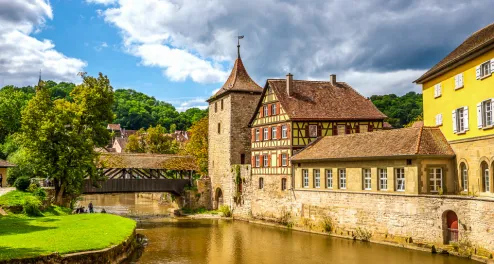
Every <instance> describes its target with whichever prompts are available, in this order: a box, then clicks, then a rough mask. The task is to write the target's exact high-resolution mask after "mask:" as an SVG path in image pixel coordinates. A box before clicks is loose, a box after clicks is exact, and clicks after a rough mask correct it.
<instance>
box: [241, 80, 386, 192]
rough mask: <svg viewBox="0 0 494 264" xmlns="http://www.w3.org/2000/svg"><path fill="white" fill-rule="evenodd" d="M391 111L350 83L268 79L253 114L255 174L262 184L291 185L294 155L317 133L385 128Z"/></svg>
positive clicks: (316, 135) (281, 186)
mask: <svg viewBox="0 0 494 264" xmlns="http://www.w3.org/2000/svg"><path fill="white" fill-rule="evenodd" d="M384 118H386V116H385V115H384V114H383V113H382V112H381V111H379V110H378V109H377V108H376V107H375V106H374V104H373V103H372V102H371V101H370V100H369V99H367V98H365V97H363V96H362V95H361V94H359V93H358V92H357V91H356V90H354V89H353V88H352V87H351V86H350V85H348V84H346V83H344V82H336V75H331V79H330V81H329V82H328V81H305V80H293V75H291V74H288V75H287V76H286V79H268V80H267V81H266V84H265V86H264V90H263V93H262V95H261V99H260V101H259V103H258V105H257V108H256V111H255V114H254V116H253V117H252V119H251V122H250V127H251V133H252V135H251V144H252V147H251V149H252V154H251V162H252V175H253V180H255V181H257V183H258V185H259V186H258V189H264V187H265V186H267V185H269V186H270V188H275V189H277V190H279V191H285V190H287V189H290V188H291V186H292V183H291V180H290V179H291V178H290V176H291V174H292V171H291V164H290V157H291V156H292V155H293V154H294V153H295V152H296V151H297V150H300V149H302V148H304V147H306V146H307V145H309V144H310V143H311V142H313V141H315V140H316V139H317V138H319V137H322V136H331V135H344V134H353V133H364V132H372V131H375V130H381V129H383V121H384Z"/></svg>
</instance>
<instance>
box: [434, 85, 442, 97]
mask: <svg viewBox="0 0 494 264" xmlns="http://www.w3.org/2000/svg"><path fill="white" fill-rule="evenodd" d="M441 90H442V87H441V83H438V84H436V85H434V98H438V97H441V95H442V91H441Z"/></svg>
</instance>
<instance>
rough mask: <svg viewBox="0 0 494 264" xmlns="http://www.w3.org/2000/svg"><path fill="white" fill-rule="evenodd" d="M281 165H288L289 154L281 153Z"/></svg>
mask: <svg viewBox="0 0 494 264" xmlns="http://www.w3.org/2000/svg"><path fill="white" fill-rule="evenodd" d="M281 166H282V167H286V166H288V154H285V153H283V154H281Z"/></svg>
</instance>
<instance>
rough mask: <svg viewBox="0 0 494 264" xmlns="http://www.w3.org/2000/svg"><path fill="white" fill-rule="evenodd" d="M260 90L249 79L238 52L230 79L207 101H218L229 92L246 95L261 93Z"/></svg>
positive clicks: (259, 87)
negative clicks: (245, 93) (244, 93)
mask: <svg viewBox="0 0 494 264" xmlns="http://www.w3.org/2000/svg"><path fill="white" fill-rule="evenodd" d="M262 90H263V89H262V88H261V86H259V85H258V84H257V83H256V82H254V80H252V78H250V76H249V74H248V73H247V70H246V69H245V67H244V63H243V62H242V58H240V51H239V52H238V57H237V59H236V60H235V64H234V65H233V69H232V72H231V73H230V77H228V79H227V80H226V82H225V84H223V86H222V87H221V88H220V89H219V90H218V92H216V93H215V94H214V95H213V96H211V98H209V99H208V100H207V101H208V102H210V101H212V100H215V99H218V98H219V97H221V96H223V95H226V94H227V93H230V92H248V93H259V94H260V93H262Z"/></svg>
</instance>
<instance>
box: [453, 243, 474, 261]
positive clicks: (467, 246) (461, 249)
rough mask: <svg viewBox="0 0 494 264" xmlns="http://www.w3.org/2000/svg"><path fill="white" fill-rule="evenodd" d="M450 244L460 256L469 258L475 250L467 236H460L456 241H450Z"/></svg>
mask: <svg viewBox="0 0 494 264" xmlns="http://www.w3.org/2000/svg"><path fill="white" fill-rule="evenodd" d="M451 246H453V249H454V250H455V251H456V252H458V254H459V255H460V256H462V257H467V258H470V257H472V255H473V253H474V251H475V250H474V248H473V244H472V242H471V241H470V240H469V239H468V238H462V239H460V241H458V242H455V243H451Z"/></svg>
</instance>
